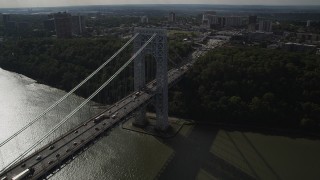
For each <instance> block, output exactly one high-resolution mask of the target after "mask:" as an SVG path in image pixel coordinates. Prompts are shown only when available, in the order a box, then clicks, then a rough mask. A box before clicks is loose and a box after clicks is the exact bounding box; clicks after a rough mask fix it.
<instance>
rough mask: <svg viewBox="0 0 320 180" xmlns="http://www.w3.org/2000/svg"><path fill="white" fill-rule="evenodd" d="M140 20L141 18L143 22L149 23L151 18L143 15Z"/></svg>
mask: <svg viewBox="0 0 320 180" xmlns="http://www.w3.org/2000/svg"><path fill="white" fill-rule="evenodd" d="M140 20H141V23H148V22H149V19H148V17H147V16H142V17H141V18H140Z"/></svg>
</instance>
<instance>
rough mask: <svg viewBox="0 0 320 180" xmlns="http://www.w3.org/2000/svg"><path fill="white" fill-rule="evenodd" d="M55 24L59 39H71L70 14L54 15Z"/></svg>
mask: <svg viewBox="0 0 320 180" xmlns="http://www.w3.org/2000/svg"><path fill="white" fill-rule="evenodd" d="M53 18H54V24H55V29H56V34H57V38H71V37H72V22H71V15H70V14H69V13H66V12H64V13H61V12H59V13H55V14H53Z"/></svg>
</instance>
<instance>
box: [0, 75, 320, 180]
mask: <svg viewBox="0 0 320 180" xmlns="http://www.w3.org/2000/svg"><path fill="white" fill-rule="evenodd" d="M65 93H66V92H64V91H61V90H58V89H55V88H52V87H49V86H46V85H42V84H38V83H36V82H35V81H34V80H32V79H30V78H27V77H25V76H23V75H19V74H16V73H12V72H8V71H5V70H3V69H0V142H2V141H3V140H5V139H6V138H8V137H9V136H10V135H12V134H13V133H14V132H16V131H17V130H19V129H20V128H21V127H23V126H24V125H26V124H27V123H28V122H30V120H31V119H32V118H34V117H36V116H37V115H38V114H40V113H41V112H42V111H44V110H45V109H46V108H47V107H49V106H50V105H51V104H52V103H54V102H55V101H56V100H58V99H59V98H60V97H62V96H63V95H64V94H65ZM83 100H84V99H83V98H80V97H77V96H72V97H70V98H68V99H67V101H66V103H63V104H61V105H59V107H58V108H57V109H55V110H53V111H52V112H50V113H49V114H48V115H46V116H45V118H43V119H41V120H40V121H39V122H37V123H35V124H34V125H33V126H31V127H30V128H28V130H26V131H25V132H23V133H22V134H20V135H19V136H17V137H16V138H15V139H13V140H12V141H11V142H9V143H8V144H6V145H5V146H3V147H0V169H3V168H4V167H5V166H6V165H7V164H8V163H10V162H11V161H12V160H14V159H15V158H16V157H18V156H19V154H20V153H23V152H24V150H26V149H27V148H28V147H30V146H31V145H32V144H33V143H35V142H36V141H37V140H38V139H39V138H40V137H42V136H43V135H45V134H46V132H48V131H49V130H50V129H51V128H52V127H53V126H54V125H55V124H57V123H58V122H59V120H61V119H62V118H63V117H64V116H65V115H67V114H68V113H69V112H70V111H71V110H72V109H73V108H75V107H76V106H77V105H79V104H80V103H81V102H82V101H83ZM96 111H97V110H96V109H95V108H94V106H92V104H91V105H88V106H86V107H85V108H84V109H82V110H81V112H79V113H77V114H76V115H75V116H74V117H73V118H72V119H71V120H70V121H69V122H68V123H66V124H65V125H64V126H62V127H61V128H60V129H59V130H58V131H57V132H55V133H54V134H53V135H52V136H50V138H49V139H47V140H46V141H45V142H43V144H42V145H44V144H46V143H48V142H49V141H52V140H53V139H55V138H56V137H58V136H59V135H61V134H63V133H64V132H66V131H68V130H69V129H70V128H72V127H74V126H75V125H77V124H80V123H82V122H83V121H85V120H86V119H87V118H88V117H91V116H92V115H93V114H94V112H96ZM40 147H41V145H40V146H39V147H38V148H40ZM319 152H320V141H319V140H311V139H305V138H290V137H285V136H271V135H264V134H259V133H251V132H240V131H226V130H222V129H217V128H215V127H212V126H210V127H209V126H203V125H202V126H201V125H197V126H184V127H183V128H182V130H181V131H180V133H179V134H178V135H177V136H176V137H175V138H172V139H158V138H155V137H153V136H148V135H144V134H139V133H136V132H132V131H128V130H125V129H122V128H121V126H118V127H115V128H114V129H112V130H111V132H110V133H109V135H107V136H104V137H103V138H101V139H99V140H98V141H97V142H95V143H94V144H93V145H92V146H90V147H89V148H88V149H87V150H86V151H84V152H83V153H81V154H80V155H78V157H76V158H75V159H74V160H73V161H71V162H70V163H69V164H68V165H66V166H65V167H64V168H62V169H61V170H59V171H58V172H56V173H55V174H54V175H52V176H51V177H50V179H54V180H63V179H71V180H82V179H86V180H87V179H90V180H91V179H92V180H94V179H99V180H100V179H101V180H104V179H111V180H113V179H130V180H131V179H133V180H144V179H146V180H147V179H154V178H158V179H183V180H188V179H318V177H320V171H319V167H320V155H319ZM301 164H303V166H301ZM315 177H317V178H315Z"/></svg>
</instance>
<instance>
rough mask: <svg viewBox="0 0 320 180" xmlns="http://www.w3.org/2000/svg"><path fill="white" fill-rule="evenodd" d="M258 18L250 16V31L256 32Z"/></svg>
mask: <svg viewBox="0 0 320 180" xmlns="http://www.w3.org/2000/svg"><path fill="white" fill-rule="evenodd" d="M256 24H257V16H249V23H248V31H250V32H254V31H256Z"/></svg>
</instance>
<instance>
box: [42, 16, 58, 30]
mask: <svg viewBox="0 0 320 180" xmlns="http://www.w3.org/2000/svg"><path fill="white" fill-rule="evenodd" d="M43 27H44V29H45V30H47V31H55V29H56V28H55V26H54V19H53V18H51V19H47V20H45V21H43Z"/></svg>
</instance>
